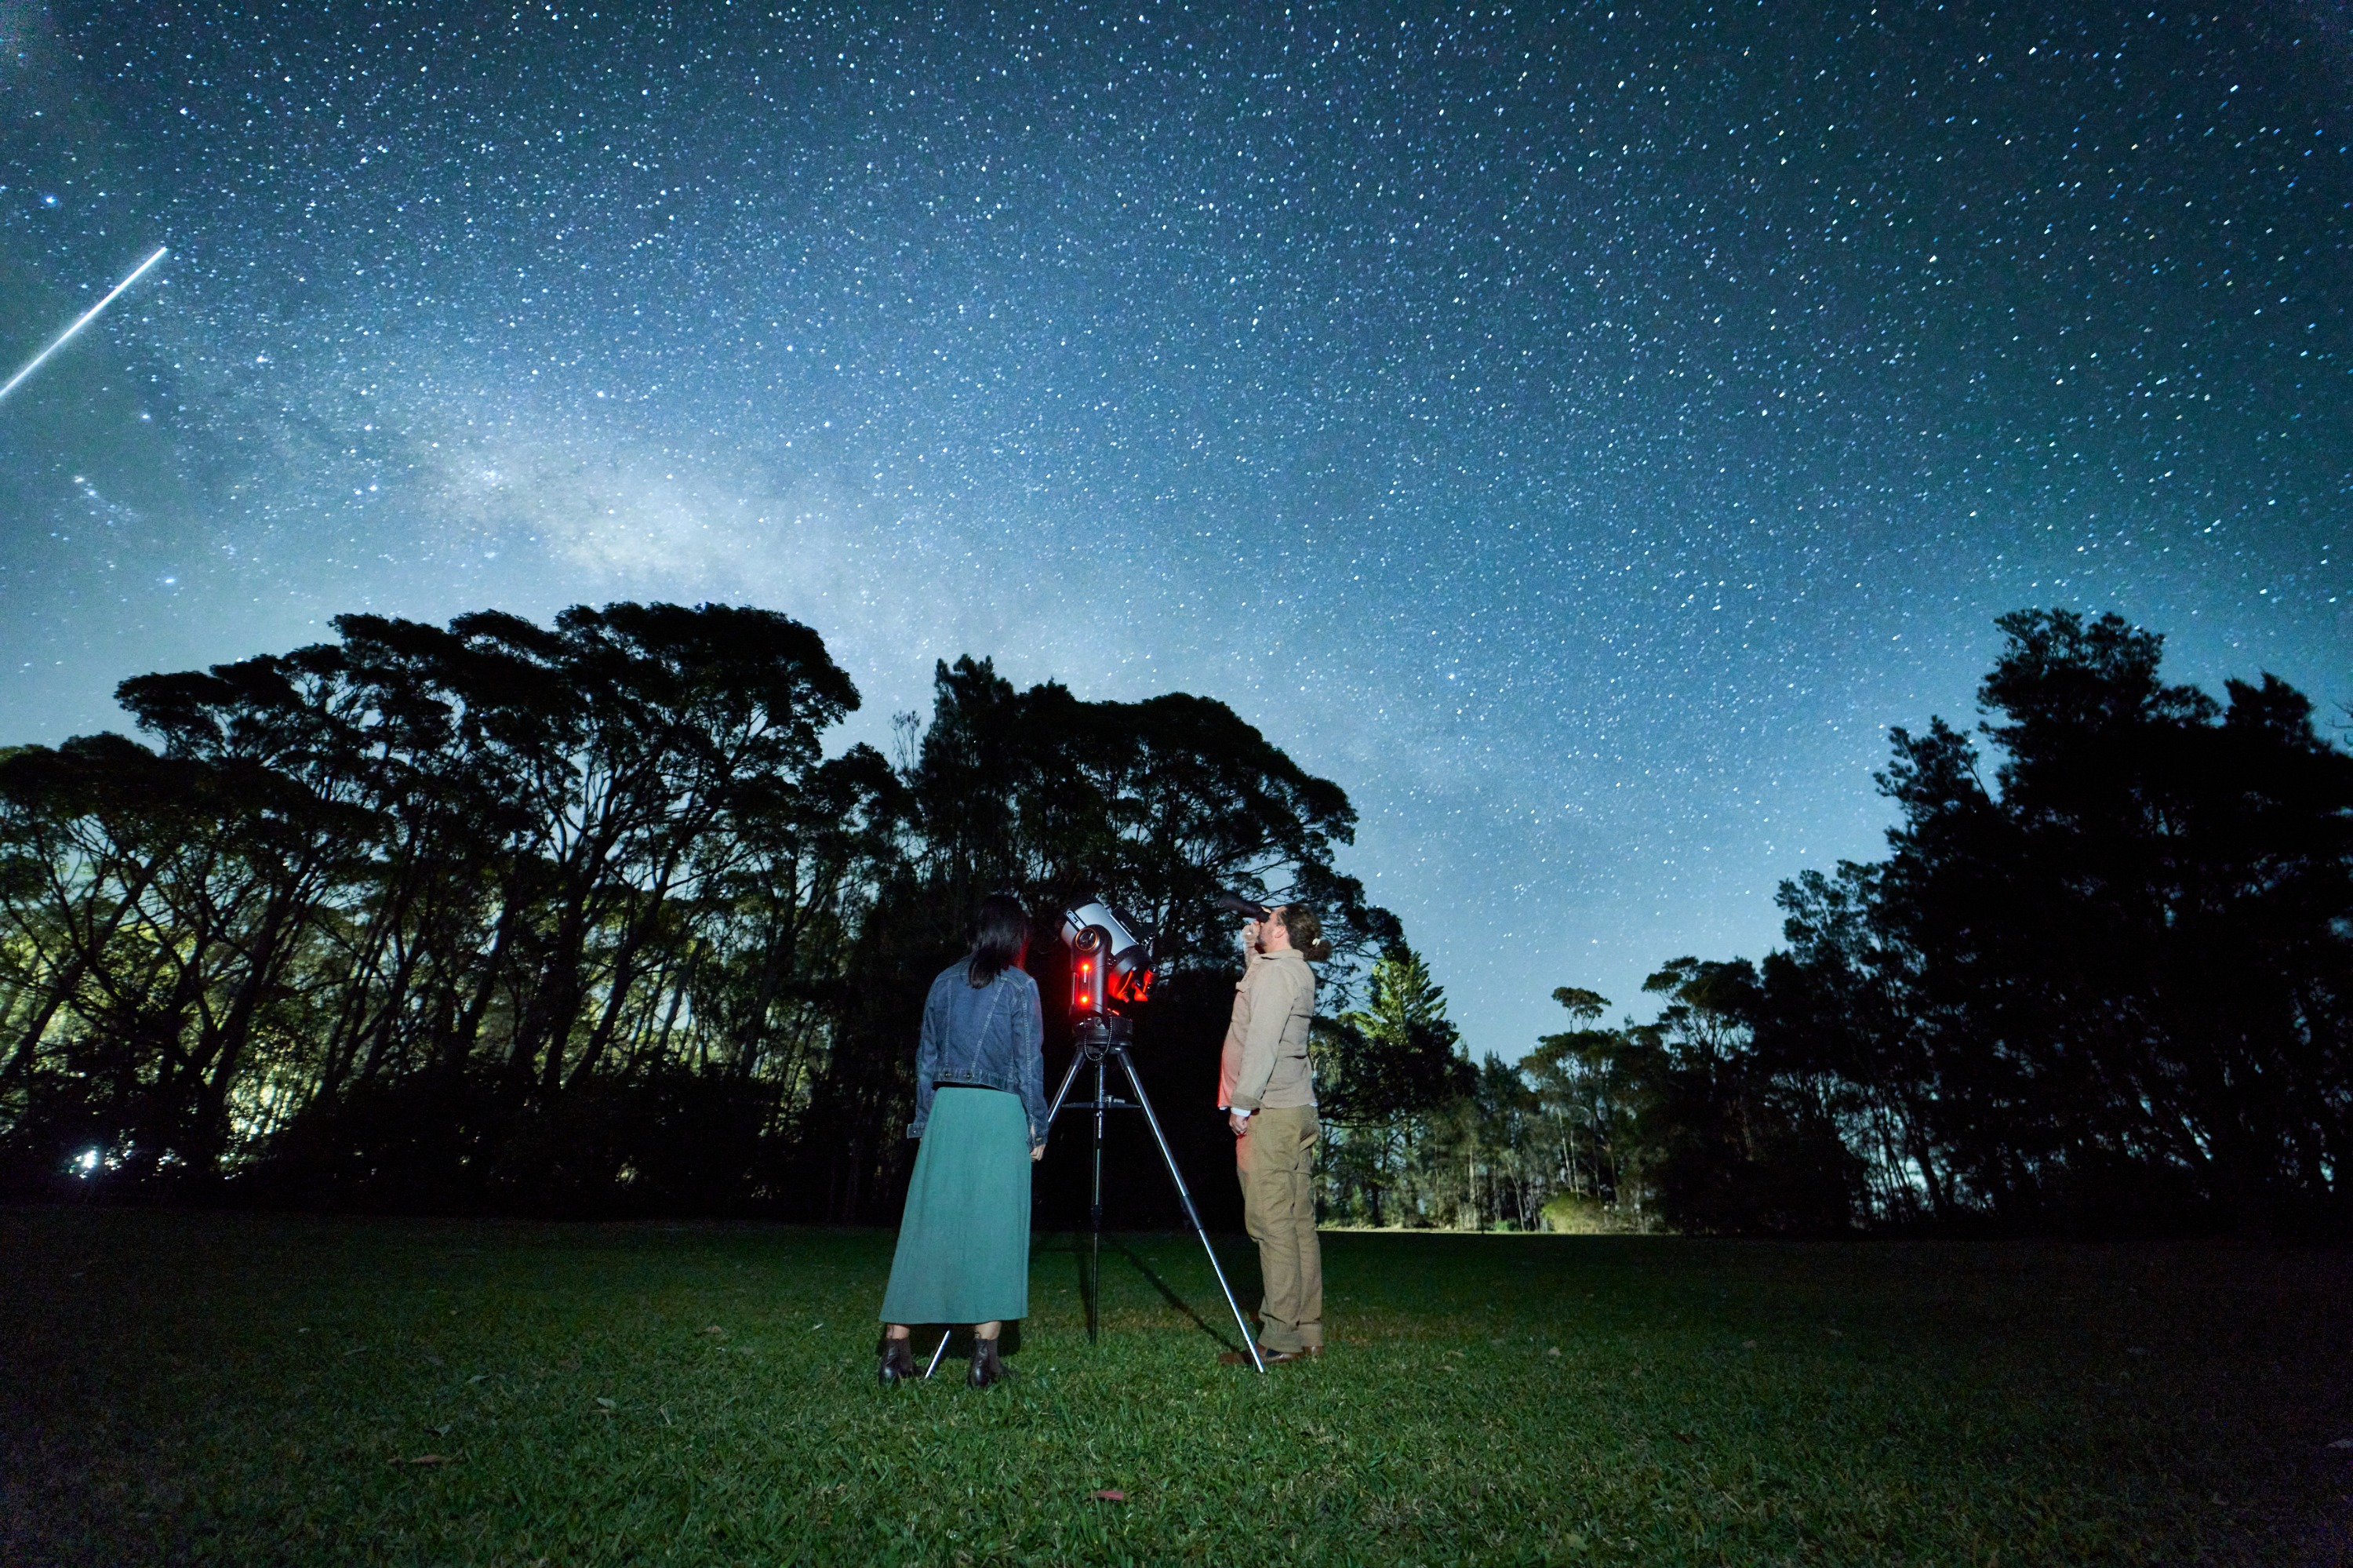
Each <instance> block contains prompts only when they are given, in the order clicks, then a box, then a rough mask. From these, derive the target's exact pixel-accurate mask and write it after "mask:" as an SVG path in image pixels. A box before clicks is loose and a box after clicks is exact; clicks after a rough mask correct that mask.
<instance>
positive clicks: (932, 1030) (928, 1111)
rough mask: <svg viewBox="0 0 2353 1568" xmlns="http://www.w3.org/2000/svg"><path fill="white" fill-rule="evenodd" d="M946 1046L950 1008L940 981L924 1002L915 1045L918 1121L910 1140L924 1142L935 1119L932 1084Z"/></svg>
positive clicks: (911, 1130)
mask: <svg viewBox="0 0 2353 1568" xmlns="http://www.w3.org/2000/svg"><path fill="white" fill-rule="evenodd" d="M946 1045H947V1005H946V1002H945V1001H944V999H943V998H942V997H941V995H940V986H939V982H938V981H937V980H934V981H933V982H932V989H931V991H930V993H929V994H928V995H926V996H925V997H924V998H923V1033H922V1035H921V1036H920V1037H919V1038H918V1039H917V1040H916V1042H915V1119H914V1121H913V1123H912V1124H910V1125H909V1127H908V1128H907V1136H908V1137H909V1138H921V1137H923V1128H926V1127H928V1126H929V1125H930V1124H931V1119H932V1084H933V1082H934V1080H935V1079H937V1078H938V1077H939V1075H940V1053H941V1051H942V1050H944V1048H945V1047H946Z"/></svg>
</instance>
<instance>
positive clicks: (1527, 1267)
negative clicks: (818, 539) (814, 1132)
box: [0, 1211, 2353, 1564]
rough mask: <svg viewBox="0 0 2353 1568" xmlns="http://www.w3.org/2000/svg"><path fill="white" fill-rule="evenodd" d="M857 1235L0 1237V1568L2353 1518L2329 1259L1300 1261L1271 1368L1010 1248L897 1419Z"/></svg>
mask: <svg viewBox="0 0 2353 1568" xmlns="http://www.w3.org/2000/svg"><path fill="white" fill-rule="evenodd" d="M890 1245H891V1237H890V1236H889V1235H888V1234H881V1233H874V1232H828V1231H811V1230H794V1229H783V1228H768V1227H750V1226H745V1227H733V1226H684V1227H675V1226H660V1225H641V1226H617V1227H596V1226H551V1225H529V1224H459V1223H434V1222H331V1221H302V1220H287V1219H258V1218H252V1217H245V1216H224V1215H176V1214H162V1213H95V1212H86V1211H85V1212H59V1211H39V1212H18V1213H0V1422H5V1428H0V1462H5V1473H0V1510H5V1511H4V1512H0V1561H5V1562H7V1563H45V1562H58V1563H141V1562H173V1563H182V1562H191V1563H195V1562H205V1563H210V1562H218V1563H292V1562H317V1563H503V1564H530V1563H543V1562H544V1563H635V1562H646V1563H655V1562H659V1563H673V1562H675V1563H870V1562H871V1563H899V1562H905V1563H916V1562H921V1563H1000V1562H1134V1563H1164V1562H1185V1561H1191V1562H1202V1563H1219V1564H1227V1563H1300V1562H1359V1563H1454V1562H1567V1563H1742V1564H1746V1563H1774V1562H1788V1563H2101V1562H2186V1561H2198V1560H2211V1561H2229V1562H2236V1561H2263V1562H2273V1561H2276V1562H2284V1563H2298V1562H2316V1563H2325V1562H2329V1561H2332V1560H2334V1559H2333V1557H2332V1552H2337V1551H2339V1550H2341V1547H2332V1546H2331V1544H2330V1542H2331V1540H2332V1539H2340V1540H2341V1537H2333V1536H2332V1531H2337V1530H2341V1525H2342V1521H2343V1520H2344V1519H2345V1518H2347V1517H2348V1511H2349V1510H2348V1507H2347V1504H2346V1500H2345V1496H2344V1494H2345V1493H2346V1492H2347V1491H2348V1490H2353V1450H2345V1449H2332V1448H2331V1447H2329V1444H2330V1443H2331V1442H2332V1441H2334V1440H2336V1439H2338V1438H2340V1437H2343V1436H2348V1434H2353V1357H2348V1351H2353V1260H2348V1257H2347V1256H2346V1255H2344V1254H2343V1253H2341V1252H2311V1251H2306V1252H2297V1251H2285V1250H2277V1251H2275V1250H2255V1249H2247V1248H2236V1247H2225V1246H2200V1245H2165V1246H2136V1247H2076V1246H2064V1245H1974V1244H1968V1245H1965V1244H1892V1243H1891V1244H1855V1245H1787V1246H1784V1245H1743V1244H1730V1243H1703V1242H1677V1241H1666V1240H1644V1239H1619V1238H1583V1237H1514V1236H1436V1235H1395V1234H1334V1235H1330V1236H1328V1237H1327V1238H1326V1244H1325V1246H1326V1252H1325V1255H1326V1259H1327V1270H1328V1276H1329V1298H1328V1299H1329V1308H1328V1318H1329V1320H1330V1323H1331V1328H1332V1332H1333V1336H1334V1340H1335V1345H1334V1349H1333V1351H1332V1352H1331V1354H1330V1355H1328V1356H1327V1357H1326V1358H1325V1359H1324V1361H1322V1362H1320V1363H1313V1364H1299V1365H1292V1366H1285V1367H1281V1368H1277V1369H1275V1370H1274V1372H1272V1373H1271V1375H1269V1376H1268V1377H1267V1378H1265V1379H1263V1380H1261V1379H1258V1378H1256V1377H1253V1376H1252V1375H1250V1373H1249V1372H1248V1371H1247V1370H1243V1371H1236V1370H1235V1369H1232V1368H1229V1367H1221V1366H1219V1364H1218V1362H1217V1359H1216V1357H1217V1352H1218V1351H1219V1349H1220V1346H1219V1343H1218V1342H1217V1340H1216V1339H1215V1338H1214V1337H1213V1332H1214V1330H1216V1329H1217V1328H1218V1316H1219V1311H1220V1310H1221V1307H1220V1304H1219V1301H1218V1298H1217V1295H1216V1292H1215V1287H1214V1286H1213V1285H1212V1284H1211V1282H1210V1279H1209V1276H1208V1269H1207V1268H1206V1267H1205V1266H1203V1264H1202V1263H1201V1261H1200V1255H1199V1252H1198V1247H1196V1246H1194V1245H1192V1244H1191V1243H1190V1242H1189V1240H1183V1239H1178V1238H1171V1237H1138V1238H1128V1239H1127V1240H1126V1241H1125V1242H1124V1245H1123V1247H1122V1248H1121V1249H1120V1250H1119V1251H1115V1252H1107V1253H1106V1262H1105V1268H1104V1275H1105V1277H1104V1310H1105V1330H1106V1331H1105V1335H1104V1338H1103V1342H1102V1343H1101V1344H1100V1345H1096V1346H1090V1345H1089V1344H1088V1343H1087V1341H1086V1337H1085V1333H1084V1327H1083V1321H1084V1320H1083V1317H1082V1306H1081V1298H1080V1295H1079V1290H1078V1273H1077V1264H1076V1256H1075V1255H1074V1253H1073V1252H1072V1251H1071V1250H1070V1247H1069V1245H1068V1243H1067V1242H1065V1241H1064V1240H1062V1239H1061V1238H1055V1237H1043V1236H1041V1237H1040V1238H1039V1248H1038V1251H1037V1254H1036V1255H1035V1259H1034V1276H1033V1285H1032V1292H1033V1304H1034V1308H1035V1310H1034V1311H1033V1314H1032V1316H1031V1318H1030V1319H1029V1322H1028V1324H1027V1325H1026V1329H1025V1334H1024V1338H1023V1342H1022V1343H1021V1345H1020V1347H1019V1349H1018V1352H1017V1353H1016V1354H1015V1355H1014V1356H1013V1357H1012V1358H1011V1360H1012V1363H1013V1365H1014V1366H1015V1368H1016V1379H1015V1381H1014V1382H1013V1383H1011V1384H1010V1385H1008V1386H1007V1387H1004V1388H1000V1389H997V1390H992V1391H988V1392H986V1393H973V1392H970V1391H968V1390H966V1389H965V1388H964V1387H962V1386H961V1382H960V1379H959V1378H958V1376H957V1375H955V1374H960V1373H961V1372H962V1371H963V1366H962V1363H961V1362H960V1361H955V1359H953V1357H952V1358H951V1359H950V1360H949V1361H946V1362H944V1363H943V1366H942V1376H941V1378H940V1379H939V1380H937V1381H935V1382H934V1383H929V1384H925V1385H921V1386H918V1387H915V1388H912V1389H908V1390H903V1391H901V1392H899V1393H895V1394H888V1393H883V1392H881V1390H879V1389H877V1388H876V1387H874V1386H873V1382H872V1367H873V1361H872V1354H871V1352H872V1349H873V1341H874V1334H875V1327H874V1323H873V1321H872V1315H873V1310H874V1307H875V1303H876V1302H877V1301H878V1300H879V1298H880V1296H881V1287H882V1280H883V1276H884V1273H885V1271H886V1269H887V1266H888V1261H889V1256H890ZM1226 1255H1227V1257H1228V1259H1229V1264H1232V1265H1237V1266H1239V1274H1240V1276H1241V1277H1242V1278H1241V1283H1243V1284H1244V1286H1245V1287H1247V1282H1248V1281H1249V1280H1250V1279H1252V1278H1254V1272H1253V1269H1252V1266H1251V1265H1250V1262H1249V1260H1248V1258H1247V1256H1246V1249H1245V1248H1243V1247H1241V1246H1239V1245H1228V1247H1227V1251H1226ZM1196 1315H1198V1320H1197V1318H1196ZM1204 1324H1206V1325H1207V1326H1206V1328H1205V1327H1204V1326H1203V1325H1204ZM1225 1331H1226V1333H1227V1335H1228V1336H1229V1337H1230V1335H1231V1333H1232V1328H1231V1324H1230V1321H1229V1322H1228V1323H1227V1325H1226V1329H1225ZM925 1348H926V1349H928V1344H927V1345H926V1346H925ZM428 1456H438V1457H439V1459H440V1460H441V1462H438V1463H415V1462H414V1461H417V1460H418V1459H420V1458H421V1457H428ZM395 1461H411V1462H406V1463H395ZM1106 1489H1111V1490H1117V1491H1120V1492H1123V1493H1124V1494H1125V1496H1124V1500H1123V1501H1107V1500H1097V1499H1094V1498H1093V1497H1092V1494H1093V1493H1095V1492H1098V1491H1101V1490H1106Z"/></svg>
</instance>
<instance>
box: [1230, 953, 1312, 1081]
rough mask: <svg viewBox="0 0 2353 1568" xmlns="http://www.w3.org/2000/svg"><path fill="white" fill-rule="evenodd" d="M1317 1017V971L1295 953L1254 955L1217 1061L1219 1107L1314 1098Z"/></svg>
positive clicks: (1237, 988) (1236, 995)
mask: <svg viewBox="0 0 2353 1568" xmlns="http://www.w3.org/2000/svg"><path fill="white" fill-rule="evenodd" d="M1314 1016H1315V971H1314V969H1309V968H1308V967H1307V960H1306V959H1303V958H1302V957H1300V955H1299V954H1298V953H1296V952H1281V953H1268V954H1264V955H1262V956H1260V957H1256V958H1253V959H1250V962H1249V964H1248V965H1246V966H1245V967H1244V968H1243V969H1242V978H1241V982H1240V984H1238V985H1236V986H1235V987H1234V1018H1233V1022H1230V1023H1229V1024H1227V1025H1226V1045H1225V1050H1224V1052H1223V1054H1221V1056H1220V1058H1219V1064H1218V1108H1219V1110H1227V1109H1233V1110H1247V1111H1254V1110H1257V1109H1259V1108H1260V1107H1262V1106H1280V1107H1298V1106H1312V1105H1314V1103H1315V1069H1314V1066H1313V1065H1310V1064H1309V1062H1308V1060H1307V1025H1308V1023H1309V1022H1310V1021H1312V1020H1313V1019H1314Z"/></svg>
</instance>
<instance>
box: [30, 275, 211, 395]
mask: <svg viewBox="0 0 2353 1568" xmlns="http://www.w3.org/2000/svg"><path fill="white" fill-rule="evenodd" d="M170 250H171V247H169V246H166V245H158V246H157V247H155V254H154V255H153V256H150V257H149V258H147V260H144V261H142V262H141V263H139V265H138V266H136V267H134V268H132V270H131V276H129V277H128V278H125V279H123V280H122V281H121V282H120V283H117V284H115V285H114V290H113V292H111V293H110V294H108V295H107V296H106V298H104V299H102V300H100V301H99V302H98V303H96V304H94V305H92V306H90V309H88V310H86V311H84V312H82V313H81V316H80V319H79V320H78V321H76V322H75V323H74V324H73V325H71V326H69V327H68V328H66V330H65V331H63V332H61V333H59V334H58V340H57V342H55V343H53V344H49V346H48V347H47V348H45V349H43V350H41V352H40V353H38V354H37V355H33V362H32V363H31V364H30V365H27V366H25V368H24V369H22V370H19V371H18V372H16V375H14V376H10V377H8V385H7V386H5V387H0V399H5V397H7V396H8V394H9V393H11V392H14V391H15V390H16V387H17V384H18V383H19V382H21V381H23V380H24V379H25V377H26V376H30V375H31V374H32V373H33V372H34V371H36V370H38V369H39V368H40V367H41V362H42V361H43V360H45V359H47V358H48V357H49V355H53V354H55V353H56V352H57V351H58V350H59V349H61V348H63V347H64V346H65V345H66V344H68V343H69V342H70V341H71V340H72V338H73V334H76V333H78V332H79V331H81V329H82V328H84V327H86V326H88V325H90V323H92V322H94V321H96V320H97V319H98V313H99V312H100V311H102V310H104V309H106V307H107V306H109V305H111V304H112V303H114V302H115V298H116V296H117V295H120V294H121V292H122V291H123V290H125V289H127V288H129V287H131V285H132V284H133V283H135V282H137V281H139V280H140V279H141V278H142V277H145V276H146V274H147V269H148V268H150V267H153V265H155V263H156V262H158V261H161V260H163V259H164V257H165V256H166V255H167V254H169V252H170Z"/></svg>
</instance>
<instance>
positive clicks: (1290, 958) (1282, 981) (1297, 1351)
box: [1218, 904, 1332, 1362]
mask: <svg viewBox="0 0 2353 1568" xmlns="http://www.w3.org/2000/svg"><path fill="white" fill-rule="evenodd" d="M1243 951H1244V958H1243V963H1242V978H1241V983H1240V984H1239V985H1237V986H1236V987H1235V988H1234V1013H1233V1021H1232V1022H1230V1023H1229V1024H1228V1025H1227V1026H1226V1043H1225V1050H1224V1052H1223V1054H1222V1056H1221V1058H1220V1060H1219V1073H1218V1107H1219V1109H1220V1110H1223V1111H1225V1112H1226V1114H1227V1118H1228V1122H1229V1125H1230V1126H1231V1127H1232V1128H1233V1133H1234V1139H1235V1143H1234V1167H1235V1171H1236V1173H1237V1174H1238V1175H1239V1176H1240V1179H1241V1187H1242V1222H1243V1224H1244V1225H1245V1226H1247V1227H1248V1229H1249V1231H1250V1239H1251V1240H1252V1241H1254V1242H1256V1243H1258V1261H1259V1274H1260V1277H1261V1279H1262V1280H1263V1281H1264V1283H1265V1287H1266V1295H1265V1298H1264V1299H1263V1301H1262V1302H1261V1306H1260V1308H1259V1322H1260V1329H1259V1349H1260V1352H1261V1355H1262V1356H1263V1357H1264V1358H1265V1359H1266V1360H1267V1361H1270V1362H1272V1361H1296V1360H1298V1359H1299V1358H1300V1357H1302V1356H1320V1355H1322V1354H1323V1353H1324V1255H1323V1251H1322V1249H1321V1248H1320V1247H1318V1246H1317V1245H1316V1241H1315V1192H1314V1180H1313V1175H1314V1160H1315V1139H1316V1137H1317V1134H1318V1128H1317V1127H1316V1122H1315V1074H1314V1067H1313V1066H1312V1065H1310V1063H1309V1062H1308V1059H1307V1030H1308V1024H1309V1022H1311V1021H1312V1020H1313V1019H1314V1016H1315V972H1314V970H1313V969H1309V968H1308V967H1307V960H1308V959H1310V958H1315V959H1325V958H1329V957H1331V954H1332V945H1331V944H1330V943H1329V942H1326V941H1324V939H1323V936H1322V931H1321V928H1320V926H1319V923H1318V922H1317V920H1316V918H1315V915H1314V911H1313V910H1310V909H1308V908H1306V907H1304V906H1302V905H1297V904H1286V905H1283V906H1281V907H1279V908H1276V909H1272V910H1270V911H1269V912H1268V913H1267V915H1266V917H1265V918H1263V919H1261V920H1253V921H1251V922H1250V925H1249V926H1248V927H1245V928H1244V931H1243ZM1225 1359H1226V1360H1228V1361H1247V1360H1248V1359H1249V1358H1248V1357H1247V1356H1244V1355H1241V1354H1240V1353H1239V1352H1235V1353H1232V1354H1229V1355H1228V1356H1227V1357H1226V1358H1225Z"/></svg>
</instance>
